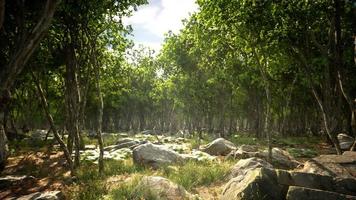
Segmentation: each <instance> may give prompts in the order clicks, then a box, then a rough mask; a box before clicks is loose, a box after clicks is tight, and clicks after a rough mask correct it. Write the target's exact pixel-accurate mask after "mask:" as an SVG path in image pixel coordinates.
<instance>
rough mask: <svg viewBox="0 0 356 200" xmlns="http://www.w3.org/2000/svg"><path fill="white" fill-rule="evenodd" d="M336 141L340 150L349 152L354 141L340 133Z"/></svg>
mask: <svg viewBox="0 0 356 200" xmlns="http://www.w3.org/2000/svg"><path fill="white" fill-rule="evenodd" d="M337 139H338V140H339V143H340V148H341V149H342V150H349V149H350V148H351V146H352V144H353V143H354V141H355V139H354V138H353V137H351V136H349V135H347V134H345V133H340V134H338V135H337Z"/></svg>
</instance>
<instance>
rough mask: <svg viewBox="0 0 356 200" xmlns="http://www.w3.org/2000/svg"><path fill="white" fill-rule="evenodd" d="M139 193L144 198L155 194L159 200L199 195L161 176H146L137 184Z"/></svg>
mask: <svg viewBox="0 0 356 200" xmlns="http://www.w3.org/2000/svg"><path fill="white" fill-rule="evenodd" d="M135 190H136V191H137V193H141V194H143V196H144V198H147V197H148V196H150V197H152V196H154V197H155V199H157V200H177V199H196V198H197V197H196V196H194V195H192V194H190V193H189V192H187V191H186V190H185V189H184V188H183V187H182V186H180V185H177V184H175V183H173V182H171V181H170V180H168V179H166V178H163V177H160V176H145V177H143V178H142V179H141V181H140V182H139V183H138V185H137V186H136V188H135Z"/></svg>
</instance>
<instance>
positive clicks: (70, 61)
mask: <svg viewBox="0 0 356 200" xmlns="http://www.w3.org/2000/svg"><path fill="white" fill-rule="evenodd" d="M66 53H67V55H66V56H67V57H66V62H67V63H66V100H67V109H68V110H67V112H68V117H69V119H67V128H68V132H69V135H68V139H69V143H68V144H72V142H71V139H72V140H73V141H74V149H75V156H74V166H75V167H78V166H79V165H80V152H79V151H80V137H79V102H80V98H79V97H80V94H79V88H78V81H77V74H76V71H77V63H76V58H75V50H74V47H73V45H69V46H68V47H67V52H66Z"/></svg>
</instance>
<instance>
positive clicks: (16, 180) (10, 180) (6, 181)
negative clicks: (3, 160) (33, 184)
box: [0, 175, 35, 189]
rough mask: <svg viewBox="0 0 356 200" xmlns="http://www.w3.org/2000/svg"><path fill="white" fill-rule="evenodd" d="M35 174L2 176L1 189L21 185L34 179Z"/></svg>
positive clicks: (0, 180) (0, 179) (0, 178)
mask: <svg viewBox="0 0 356 200" xmlns="http://www.w3.org/2000/svg"><path fill="white" fill-rule="evenodd" d="M33 180H35V178H34V177H33V176H26V175H25V176H5V177H0V189H4V188H8V187H11V186H14V185H19V184H21V183H23V182H25V181H33Z"/></svg>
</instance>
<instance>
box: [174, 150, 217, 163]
mask: <svg viewBox="0 0 356 200" xmlns="http://www.w3.org/2000/svg"><path fill="white" fill-rule="evenodd" d="M181 156H183V158H184V160H187V161H212V160H215V159H216V157H215V156H211V155H210V154H208V153H205V152H202V151H199V150H195V149H193V151H192V153H191V154H181Z"/></svg>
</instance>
